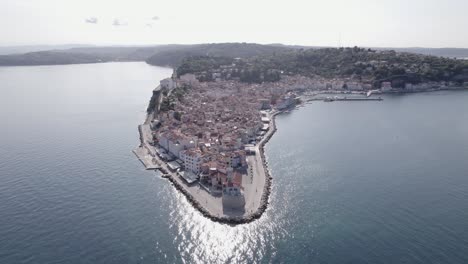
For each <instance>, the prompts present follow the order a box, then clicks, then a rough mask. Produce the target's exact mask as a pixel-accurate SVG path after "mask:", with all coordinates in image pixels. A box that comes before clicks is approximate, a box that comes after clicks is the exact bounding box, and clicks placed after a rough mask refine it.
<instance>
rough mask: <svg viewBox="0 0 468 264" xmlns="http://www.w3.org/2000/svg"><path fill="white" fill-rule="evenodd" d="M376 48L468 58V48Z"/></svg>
mask: <svg viewBox="0 0 468 264" xmlns="http://www.w3.org/2000/svg"><path fill="white" fill-rule="evenodd" d="M373 49H376V50H395V51H398V52H409V53H415V54H423V55H431V56H437V57H447V58H468V49H463V48H384V49H383V48H373Z"/></svg>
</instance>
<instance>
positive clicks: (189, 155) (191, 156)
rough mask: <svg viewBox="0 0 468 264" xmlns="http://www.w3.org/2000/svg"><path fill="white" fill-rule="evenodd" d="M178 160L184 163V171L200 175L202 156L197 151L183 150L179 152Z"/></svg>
mask: <svg viewBox="0 0 468 264" xmlns="http://www.w3.org/2000/svg"><path fill="white" fill-rule="evenodd" d="M180 159H181V160H182V161H183V162H184V166H185V170H186V171H191V172H193V173H195V174H198V173H200V167H201V164H202V154H201V152H200V151H199V150H195V149H188V150H183V151H181V152H180Z"/></svg>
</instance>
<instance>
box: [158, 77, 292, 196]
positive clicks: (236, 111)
mask: <svg viewBox="0 0 468 264" xmlns="http://www.w3.org/2000/svg"><path fill="white" fill-rule="evenodd" d="M187 84H189V85H190V89H188V91H187V92H186V94H184V96H183V97H182V98H179V101H178V102H177V104H175V106H174V108H173V109H171V110H168V111H164V112H160V113H158V115H157V116H155V119H154V120H153V121H152V122H151V128H152V130H153V138H154V143H155V144H154V145H155V146H156V148H157V150H156V152H157V154H158V155H159V156H160V157H161V158H163V159H165V160H166V161H168V165H169V168H171V169H172V170H174V171H178V173H180V174H181V176H182V177H184V179H186V180H187V182H189V183H191V182H195V181H196V180H198V181H199V182H200V183H201V184H202V185H203V186H205V187H206V188H207V189H208V190H209V191H210V192H212V193H215V194H222V195H223V196H225V195H226V196H240V195H241V193H242V175H243V174H246V173H247V167H248V164H247V161H246V157H247V155H249V154H251V153H252V151H251V148H249V146H254V145H255V144H256V143H257V142H258V141H259V140H260V139H261V137H262V136H263V135H264V134H265V133H266V131H267V130H268V128H269V121H270V120H269V118H268V117H267V114H266V113H267V112H266V111H269V110H271V109H273V108H277V109H279V110H282V109H286V108H288V107H291V106H293V105H294V104H295V100H296V95H295V94H294V93H292V92H289V91H288V90H287V89H286V86H284V85H283V86H276V85H268V86H267V85H261V84H258V85H257V84H256V85H252V84H243V83H240V82H235V81H219V82H198V81H197V80H196V78H194V77H193V76H190V75H186V76H182V77H181V78H179V79H177V81H174V80H173V79H165V80H163V81H161V88H162V89H167V90H169V92H170V90H171V89H174V88H176V87H181V86H182V85H187ZM246 146H247V148H246Z"/></svg>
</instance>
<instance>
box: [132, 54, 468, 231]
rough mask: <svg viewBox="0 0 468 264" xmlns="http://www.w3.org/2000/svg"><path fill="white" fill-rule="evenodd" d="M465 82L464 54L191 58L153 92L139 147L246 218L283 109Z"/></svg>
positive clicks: (208, 212)
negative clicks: (460, 57)
mask: <svg viewBox="0 0 468 264" xmlns="http://www.w3.org/2000/svg"><path fill="white" fill-rule="evenodd" d="M467 81H468V64H467V61H464V60H456V59H447V58H439V57H431V56H422V55H414V54H406V53H403V54H400V53H396V52H391V51H372V50H370V49H361V48H357V47H355V48H346V49H322V50H306V51H303V50H299V51H294V52H287V53H282V54H275V55H262V56H255V57H249V58H232V57H213V56H192V57H188V58H185V59H184V60H183V61H182V62H181V63H180V64H179V65H178V66H177V67H176V68H175V70H174V73H173V75H172V77H170V78H167V79H164V80H162V81H161V82H160V85H159V86H158V87H157V88H156V89H155V90H154V91H153V96H152V98H151V101H150V103H149V106H148V109H147V112H148V115H147V118H146V120H145V123H144V124H142V125H140V126H139V131H140V139H141V144H140V146H139V147H138V148H137V149H135V150H134V153H135V154H136V155H137V156H138V158H139V159H140V160H141V161H142V163H143V164H144V165H145V166H146V168H147V169H159V170H160V171H161V172H162V174H163V177H165V178H168V179H169V180H170V181H171V182H172V183H173V184H174V186H175V187H176V188H177V189H179V190H180V191H181V192H182V193H184V194H185V195H186V197H187V199H188V200H189V201H190V202H191V203H192V205H194V207H196V208H197V209H198V210H199V211H200V212H201V213H202V214H203V215H205V216H206V217H209V218H211V219H213V220H214V221H219V222H223V223H230V224H240V223H247V222H250V221H253V220H254V219H257V218H259V217H260V216H261V215H262V213H263V212H264V211H265V209H266V207H267V204H268V196H269V192H270V186H271V180H272V178H271V176H270V173H269V171H268V165H267V162H266V159H265V154H264V146H265V144H266V142H268V140H269V139H270V138H271V136H272V135H273V134H274V132H275V131H276V126H275V116H276V115H277V114H279V113H282V112H284V111H289V110H290V109H293V108H295V107H296V106H298V105H299V104H302V103H304V102H306V101H311V100H323V101H326V102H332V101H380V100H382V99H381V98H380V97H379V98H375V97H372V95H373V94H382V93H405V92H425V91H433V90H455V89H466V88H468V82H467ZM330 94H332V95H333V96H330ZM339 94H342V96H341V97H340V96H338V95H339ZM324 95H325V96H324ZM326 95H329V96H326ZM343 95H344V97H343Z"/></svg>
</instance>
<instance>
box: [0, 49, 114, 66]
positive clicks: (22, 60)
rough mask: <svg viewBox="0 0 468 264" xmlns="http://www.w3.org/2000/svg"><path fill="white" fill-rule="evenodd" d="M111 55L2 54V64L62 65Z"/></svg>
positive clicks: (50, 52) (104, 60) (46, 52)
mask: <svg viewBox="0 0 468 264" xmlns="http://www.w3.org/2000/svg"><path fill="white" fill-rule="evenodd" d="M111 59H112V58H111V57H107V56H98V55H93V54H82V53H69V52H56V51H38V52H30V53H25V54H12V55H0V66H28V65H31V66H32V65H62V64H82V63H98V62H107V61H111Z"/></svg>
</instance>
